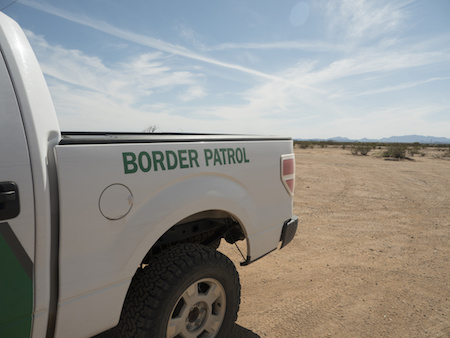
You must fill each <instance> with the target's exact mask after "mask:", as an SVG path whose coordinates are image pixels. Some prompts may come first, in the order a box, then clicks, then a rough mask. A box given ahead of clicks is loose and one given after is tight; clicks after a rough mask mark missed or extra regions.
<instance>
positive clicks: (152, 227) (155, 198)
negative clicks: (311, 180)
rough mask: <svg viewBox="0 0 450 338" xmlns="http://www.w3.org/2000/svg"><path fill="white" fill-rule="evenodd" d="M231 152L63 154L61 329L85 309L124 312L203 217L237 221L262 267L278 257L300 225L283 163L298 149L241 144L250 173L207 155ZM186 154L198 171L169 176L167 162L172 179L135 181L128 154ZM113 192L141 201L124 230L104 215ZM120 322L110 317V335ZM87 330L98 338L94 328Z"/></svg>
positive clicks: (182, 146) (161, 173)
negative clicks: (160, 259) (170, 242)
mask: <svg viewBox="0 0 450 338" xmlns="http://www.w3.org/2000/svg"><path fill="white" fill-rule="evenodd" d="M223 147H226V148H232V147H233V143H231V142H226V143H220V142H200V143H197V142H194V143H188V144H187V143H156V144H155V143H154V144H109V145H63V146H57V147H56V157H57V166H58V179H59V189H60V285H61V287H60V307H59V313H58V328H59V327H64V333H67V331H66V328H67V325H68V324H67V322H66V320H70V318H69V317H68V316H67V318H66V315H65V314H66V313H67V314H70V313H73V312H74V311H76V310H74V308H76V307H78V306H80V309H81V307H84V306H86V302H89V301H90V302H91V305H89V307H91V306H92V307H93V308H95V307H96V306H98V304H101V303H102V302H104V301H105V298H108V299H109V301H111V302H119V303H120V302H122V301H123V299H124V297H125V293H126V290H127V287H123V286H127V283H129V281H130V280H131V277H132V276H133V274H134V272H135V269H136V267H137V266H138V265H139V264H140V262H141V261H142V259H143V257H144V256H145V254H146V253H147V252H148V251H149V249H150V248H151V247H152V246H153V244H154V243H155V242H156V241H157V240H158V238H160V237H161V236H162V235H163V234H164V233H165V232H166V231H167V230H168V229H169V228H171V227H172V226H173V225H175V224H176V223H178V222H179V221H181V220H183V219H185V218H186V217H188V216H191V215H193V214H196V213H198V212H202V211H206V210H223V211H227V212H229V213H231V214H232V215H234V216H235V218H236V219H237V220H239V221H240V223H241V224H242V225H243V228H244V229H245V231H246V235H247V237H248V250H249V251H248V253H247V254H248V256H250V257H251V259H252V260H254V259H257V258H259V257H260V256H262V255H264V254H266V253H268V252H270V251H272V250H273V249H275V248H276V247H277V245H278V243H279V240H280V233H281V227H282V225H283V222H284V221H285V220H286V219H289V218H290V217H291V216H292V204H291V197H290V196H289V194H288V193H287V192H286V190H285V188H284V186H283V184H282V182H281V179H280V157H281V155H282V154H284V153H289V152H291V151H292V142H286V141H279V142H275V141H270V142H264V141H258V142H250V141H248V142H236V143H235V144H234V147H235V148H242V149H243V150H244V149H245V156H246V157H245V159H242V163H238V162H237V161H236V163H233V161H231V164H230V163H228V162H229V161H228V158H226V159H225V161H223V158H221V160H222V161H221V162H222V165H219V163H218V162H217V161H216V165H214V161H213V159H209V160H208V159H207V158H206V157H205V149H206V151H208V150H211V149H223ZM184 150H186V152H185V153H183V155H184V154H188V150H192V151H195V153H196V154H197V155H198V156H197V157H196V161H193V163H192V166H191V163H190V161H189V158H188V157H187V160H186V161H185V162H184V164H185V165H186V166H187V167H186V168H181V167H180V166H181V163H178V166H177V167H176V168H174V169H173V170H169V169H168V164H167V162H163V163H164V164H165V167H166V168H165V169H166V170H162V168H161V166H158V167H157V169H158V170H157V171H154V168H153V169H150V170H149V171H148V172H143V171H142V170H140V169H139V170H137V171H136V172H135V173H128V174H126V173H125V168H124V161H123V153H134V154H136V155H138V154H140V153H141V152H146V153H148V154H152V152H155V151H157V152H161V153H162V154H166V151H172V152H174V153H176V154H177V153H178V151H184ZM221 155H222V154H221ZM216 160H217V159H216ZM245 160H247V161H248V162H245ZM179 162H180V161H179ZM225 162H226V163H227V164H224V163H225ZM136 163H138V161H137V160H136ZM197 164H198V165H197ZM207 164H208V165H207ZM146 165H147V163H144V169H145V168H146ZM130 167H131V165H130ZM261 178H264V179H263V184H262V180H261ZM112 184H121V185H123V186H125V187H127V188H128V189H129V191H131V193H132V203H133V204H132V207H131V210H130V212H129V213H127V214H126V216H124V217H123V218H122V219H119V220H111V219H108V218H106V217H105V216H104V215H103V214H102V212H101V210H100V208H99V200H100V196H101V195H102V193H103V192H104V190H105V189H106V188H107V187H109V186H111V185H112ZM124 203H127V201H125V200H124ZM87 276H88V278H87ZM123 283H125V284H123ZM116 286H117V287H116ZM88 296H90V297H88ZM78 302H79V303H80V305H77V303H78ZM119 315H120V311H116V320H118V318H119ZM79 316H86V321H87V320H88V317H89V314H88V312H83V313H80V314H79ZM64 318H66V319H64ZM63 319H64V323H63V322H62V321H63ZM98 320H99V318H97V323H98ZM110 320H111V318H106V317H105V325H106V326H107V325H109V324H110ZM83 322H85V321H84V320H83ZM86 323H87V322H86ZM106 326H105V327H106ZM95 327H98V326H95ZM78 329H80V328H78ZM82 329H83V332H89V333H90V334H92V332H90V331H89V327H88V324H86V325H83V328H82ZM85 330H87V331H85ZM58 332H59V330H58ZM61 332H63V331H61ZM94 333H95V332H94Z"/></svg>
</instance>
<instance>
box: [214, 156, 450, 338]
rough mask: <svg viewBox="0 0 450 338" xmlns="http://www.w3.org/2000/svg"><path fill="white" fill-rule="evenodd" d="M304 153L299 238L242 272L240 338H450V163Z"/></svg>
mask: <svg viewBox="0 0 450 338" xmlns="http://www.w3.org/2000/svg"><path fill="white" fill-rule="evenodd" d="M379 152H380V151H378V153H379ZM295 154H296V190H295V199H294V212H295V214H297V215H298V216H299V219H300V222H299V228H298V230H297V234H296V237H295V238H294V240H293V241H292V242H291V243H290V245H288V246H287V247H285V248H283V249H282V250H279V251H276V252H273V253H271V254H270V255H268V256H266V257H264V258H263V259H261V260H259V261H257V262H255V263H253V264H251V265H249V266H247V267H239V266H238V271H239V274H240V278H241V284H242V300H241V307H240V311H239V318H238V320H237V323H236V326H235V329H234V332H233V336H234V337H241V338H242V337H248V338H251V337H450V276H449V273H450V160H449V157H442V156H441V155H442V152H441V151H438V150H436V149H433V148H428V149H427V150H424V151H423V154H424V156H421V155H416V156H414V157H412V158H410V160H407V159H404V160H400V161H393V160H386V159H384V158H382V157H377V156H376V155H377V150H373V151H371V152H370V153H369V154H368V156H354V155H351V153H350V151H349V150H348V149H346V150H344V149H342V148H339V147H334V148H330V147H327V148H315V149H299V148H296V149H295ZM220 249H221V250H223V251H224V252H226V253H227V254H228V255H229V256H230V257H231V258H232V260H233V261H235V262H236V263H237V262H238V261H239V259H240V255H239V254H238V253H237V250H236V249H234V250H233V249H232V248H228V247H225V246H224V245H223V244H222V245H221V248H220Z"/></svg>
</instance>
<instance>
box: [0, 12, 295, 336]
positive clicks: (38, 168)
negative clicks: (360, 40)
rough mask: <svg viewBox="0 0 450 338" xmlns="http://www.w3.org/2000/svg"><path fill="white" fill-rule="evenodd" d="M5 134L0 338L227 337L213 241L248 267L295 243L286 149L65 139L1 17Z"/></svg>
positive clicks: (230, 308)
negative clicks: (108, 337) (235, 250)
mask: <svg viewBox="0 0 450 338" xmlns="http://www.w3.org/2000/svg"><path fill="white" fill-rule="evenodd" d="M0 121H1V124H0V337H30V336H31V337H64V338H67V337H89V336H93V335H96V334H98V333H101V332H104V331H106V330H108V329H110V328H113V327H116V326H117V327H116V329H117V330H118V332H120V336H122V337H127V336H129V337H131V336H136V337H144V336H145V337H227V336H229V333H230V331H231V330H232V328H233V325H234V322H235V320H236V318H237V312H238V309H239V303H240V284H239V277H238V274H237V271H236V269H235V267H234V265H233V263H232V262H231V261H230V260H229V259H228V258H227V257H226V256H224V255H223V254H221V253H219V252H218V251H216V249H217V248H218V246H219V243H220V241H221V239H222V238H223V239H224V240H225V241H226V242H228V243H232V244H233V243H235V242H237V241H241V240H245V243H246V245H243V247H245V250H244V254H243V257H244V259H243V262H242V263H241V264H242V265H247V264H249V263H252V262H253V261H255V260H257V259H259V258H261V257H263V256H264V255H266V254H267V253H269V252H271V251H273V250H275V249H277V248H281V247H283V246H285V245H286V244H288V243H289V242H290V241H291V240H292V238H293V237H294V235H295V232H296V230H297V223H298V221H297V217H295V216H293V215H292V198H293V193H294V176H295V175H294V168H295V163H294V162H295V160H294V154H293V144H292V139H291V138H289V137H262V136H242V135H241V136H230V135H199V134H143V133H137V134H130V133H73V132H71V133H65V132H61V131H60V129H59V125H58V122H57V118H56V114H55V110H54V107H53V103H52V100H51V97H50V94H49V90H48V88H47V86H46V83H45V80H44V76H43V74H42V72H41V70H40V67H39V64H38V62H37V59H36V57H35V55H34V53H33V51H32V49H31V47H30V45H29V43H28V40H27V38H26V36H25V34H24V33H23V31H22V29H21V28H20V27H19V25H18V24H17V23H16V22H15V21H13V20H12V19H10V18H9V17H7V16H6V15H4V14H3V13H0ZM245 251H246V252H245ZM245 254H246V255H245Z"/></svg>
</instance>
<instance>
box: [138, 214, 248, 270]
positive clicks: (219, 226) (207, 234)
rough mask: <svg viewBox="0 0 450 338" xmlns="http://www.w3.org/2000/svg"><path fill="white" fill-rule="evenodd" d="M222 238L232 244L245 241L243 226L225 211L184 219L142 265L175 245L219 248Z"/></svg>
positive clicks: (170, 231)
mask: <svg viewBox="0 0 450 338" xmlns="http://www.w3.org/2000/svg"><path fill="white" fill-rule="evenodd" d="M222 238H225V240H226V241H227V242H228V243H231V244H233V243H235V242H236V241H239V240H243V239H245V233H244V231H243V228H242V226H241V224H240V223H239V222H238V221H237V219H236V218H235V217H234V216H233V215H231V214H229V213H227V212H225V211H221V210H208V211H203V212H200V213H197V214H194V215H191V216H189V217H186V218H184V219H183V220H181V221H180V222H178V223H177V224H175V225H174V226H173V227H171V228H170V229H169V230H168V231H166V233H164V235H162V236H161V237H160V238H159V239H158V240H157V241H156V243H155V244H154V245H153V247H152V248H151V249H150V251H149V252H148V253H147V255H146V256H145V257H144V259H143V261H142V264H147V263H148V262H149V261H150V259H151V258H152V257H153V256H154V255H156V254H158V253H160V252H161V251H162V250H164V249H167V248H168V247H171V246H173V245H175V244H179V243H198V244H203V245H208V246H212V247H214V248H217V247H218V244H219V243H220V240H221V239H222Z"/></svg>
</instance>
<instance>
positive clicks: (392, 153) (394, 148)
mask: <svg viewBox="0 0 450 338" xmlns="http://www.w3.org/2000/svg"><path fill="white" fill-rule="evenodd" d="M407 150H408V146H407V145H406V144H401V143H392V144H389V145H388V146H387V149H386V151H385V152H384V153H383V157H393V158H406V151H407Z"/></svg>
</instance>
